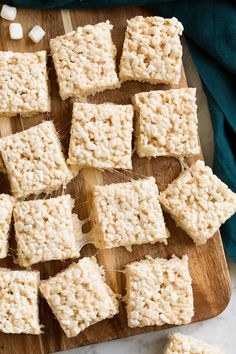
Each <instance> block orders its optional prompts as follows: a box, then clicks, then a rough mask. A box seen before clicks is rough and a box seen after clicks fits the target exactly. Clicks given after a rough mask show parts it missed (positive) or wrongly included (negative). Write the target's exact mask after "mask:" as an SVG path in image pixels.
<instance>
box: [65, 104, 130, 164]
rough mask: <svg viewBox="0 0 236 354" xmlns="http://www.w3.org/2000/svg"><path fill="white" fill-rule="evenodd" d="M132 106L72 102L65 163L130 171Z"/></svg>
mask: <svg viewBox="0 0 236 354" xmlns="http://www.w3.org/2000/svg"><path fill="white" fill-rule="evenodd" d="M132 131H133V107H132V105H116V104H112V103H111V104H110V103H105V104H89V103H74V106H73V119H72V127H71V138H70V146H69V157H68V159H67V163H68V164H72V165H74V166H73V167H74V168H76V169H81V168H83V167H94V168H101V169H111V168H123V169H131V168H132V161H131V156H132Z"/></svg>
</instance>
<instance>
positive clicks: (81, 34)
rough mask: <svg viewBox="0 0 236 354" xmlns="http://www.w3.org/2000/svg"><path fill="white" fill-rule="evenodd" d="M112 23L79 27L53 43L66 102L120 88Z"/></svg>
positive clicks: (52, 47)
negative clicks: (70, 98) (68, 99)
mask: <svg viewBox="0 0 236 354" xmlns="http://www.w3.org/2000/svg"><path fill="white" fill-rule="evenodd" d="M112 28H113V26H112V25H111V24H110V22H109V21H106V22H101V23H97V24H96V25H94V26H92V25H87V26H84V27H78V28H77V29H76V30H75V31H73V32H70V33H67V34H65V35H63V36H59V37H56V38H54V39H51V40H50V48H51V52H52V58H53V62H54V66H55V69H56V73H57V81H58V84H59V93H60V96H61V98H62V99H63V100H65V99H67V98H69V97H80V96H87V95H90V94H94V93H96V92H99V91H104V90H109V89H115V88H118V87H120V83H119V79H118V76H117V73H116V64H115V56H116V47H115V46H114V44H113V42H112V38H111V30H112Z"/></svg>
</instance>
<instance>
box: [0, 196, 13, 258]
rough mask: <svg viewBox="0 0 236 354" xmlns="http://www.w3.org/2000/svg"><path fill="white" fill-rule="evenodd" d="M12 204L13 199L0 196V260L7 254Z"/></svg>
mask: <svg viewBox="0 0 236 354" xmlns="http://www.w3.org/2000/svg"><path fill="white" fill-rule="evenodd" d="M13 204H14V198H13V197H11V196H10V195H8V194H0V258H5V257H6V256H7V253H8V247H9V246H8V237H9V229H10V224H11V218H12V210H13Z"/></svg>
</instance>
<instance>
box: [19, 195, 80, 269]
mask: <svg viewBox="0 0 236 354" xmlns="http://www.w3.org/2000/svg"><path fill="white" fill-rule="evenodd" d="M73 206H74V200H73V199H72V198H71V196H70V195H63V196H59V197H56V198H50V199H38V200H30V201H23V202H17V203H16V204H15V207H14V226H15V233H16V235H15V237H16V243H17V253H18V260H17V263H19V265H20V266H24V267H27V266H29V265H32V264H34V263H38V262H46V261H50V260H55V259H58V260H65V259H68V258H74V257H79V254H80V252H79V248H78V247H77V242H76V241H77V240H76V236H77V235H76V227H75V226H74V219H75V218H76V217H77V216H76V215H75V214H72V209H73ZM78 236H79V235H78ZM78 246H79V245H78Z"/></svg>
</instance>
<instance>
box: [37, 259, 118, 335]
mask: <svg viewBox="0 0 236 354" xmlns="http://www.w3.org/2000/svg"><path fill="white" fill-rule="evenodd" d="M40 290H41V293H42V295H43V296H44V297H45V299H46V300H47V302H48V304H49V306H50V307H51V309H52V311H53V313H54V315H55V316H56V318H57V320H58V321H59V323H60V325H61V327H62V329H63V330H64V332H65V334H66V335H67V337H75V336H77V335H78V334H79V333H80V332H82V331H83V330H85V329H86V328H87V327H89V326H91V325H92V324H94V323H97V322H100V321H102V320H104V319H106V318H111V317H113V316H115V315H116V314H117V313H118V312H119V303H118V300H117V298H116V294H115V293H114V292H113V291H112V289H111V288H110V287H109V286H108V285H107V284H106V282H105V276H104V271H103V268H102V267H99V265H98V263H97V260H96V258H95V257H92V258H89V257H85V258H83V259H81V260H80V261H79V262H78V263H72V264H71V265H70V266H69V267H68V268H67V269H66V270H64V271H62V272H61V273H59V274H57V275H56V276H54V277H51V278H49V279H47V280H43V281H42V282H41V284H40Z"/></svg>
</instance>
